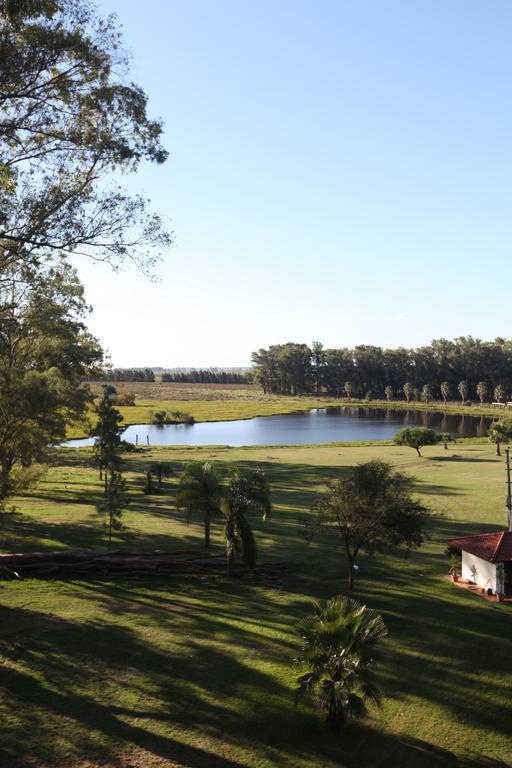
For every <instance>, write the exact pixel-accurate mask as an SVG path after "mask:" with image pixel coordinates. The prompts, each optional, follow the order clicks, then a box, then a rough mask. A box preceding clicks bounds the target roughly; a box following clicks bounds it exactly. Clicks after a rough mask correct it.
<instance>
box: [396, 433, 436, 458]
mask: <svg viewBox="0 0 512 768" xmlns="http://www.w3.org/2000/svg"><path fill="white" fill-rule="evenodd" d="M393 442H394V443H395V444H396V445H407V446H409V448H414V449H415V450H416V451H417V453H418V456H421V453H420V448H422V447H423V446H424V445H435V444H436V443H437V436H436V433H435V432H434V430H433V429H427V427H413V428H412V429H411V428H409V427H406V428H405V429H399V430H398V432H397V433H396V434H395V436H394V438H393Z"/></svg>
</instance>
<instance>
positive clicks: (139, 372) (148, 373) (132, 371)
mask: <svg viewBox="0 0 512 768" xmlns="http://www.w3.org/2000/svg"><path fill="white" fill-rule="evenodd" d="M91 381H155V374H154V372H153V371H152V369H151V368H105V369H104V370H103V371H101V372H100V373H97V374H96V375H94V376H93V377H92V378H91Z"/></svg>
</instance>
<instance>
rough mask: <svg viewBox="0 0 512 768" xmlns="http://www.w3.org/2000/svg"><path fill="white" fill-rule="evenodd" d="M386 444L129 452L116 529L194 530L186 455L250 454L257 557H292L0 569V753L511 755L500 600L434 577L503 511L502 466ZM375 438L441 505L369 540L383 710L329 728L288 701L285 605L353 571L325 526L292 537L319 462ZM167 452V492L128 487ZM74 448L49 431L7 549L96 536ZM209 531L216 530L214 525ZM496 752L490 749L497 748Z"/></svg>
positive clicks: (79, 453) (511, 712)
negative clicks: (57, 576)
mask: <svg viewBox="0 0 512 768" xmlns="http://www.w3.org/2000/svg"><path fill="white" fill-rule="evenodd" d="M424 454H425V456H424V458H422V459H418V458H416V455H415V452H414V451H412V450H410V449H401V448H398V447H396V446H393V445H385V444H378V443H376V444H374V445H364V446H363V445H352V446H341V445H331V446H319V447H318V446H317V447H314V446H311V447H293V448H291V447H285V448H276V447H272V448H265V447H262V448H250V449H227V448H223V449H219V448H217V449H216V448H198V449H196V448H194V449H179V448H158V449H157V448H155V449H150V450H149V451H145V450H142V451H141V452H140V453H138V454H128V455H127V467H126V471H127V477H128V479H129V482H130V492H131V504H130V506H129V508H128V510H127V511H126V513H125V515H124V518H123V520H124V524H125V529H124V530H123V531H120V532H119V533H116V545H119V546H123V547H124V546H126V547H144V548H157V547H158V548H162V549H164V548H165V549H179V548H183V547H184V546H185V547H187V548H191V549H195V548H197V549H198V550H200V548H201V546H202V530H201V526H200V524H199V522H196V523H191V524H190V525H187V524H186V522H185V521H184V519H183V516H182V515H181V514H180V513H178V512H176V510H175V508H174V492H175V487H176V476H177V475H178V474H179V471H180V468H181V466H182V464H183V462H184V461H186V460H190V459H198V460H204V459H206V458H213V459H215V460H217V461H219V462H236V463H237V464H238V465H239V466H261V467H263V468H264V469H265V471H266V472H267V473H268V476H269V478H270V483H271V488H272V495H273V501H274V505H275V509H274V515H273V518H272V519H271V520H270V521H267V522H266V523H263V522H262V521H260V520H258V519H255V520H254V526H255V529H256V531H257V540H258V546H259V557H260V561H261V562H286V563H288V564H289V565H290V570H289V571H288V572H286V573H285V574H283V575H282V576H280V577H279V578H278V579H277V580H276V581H270V582H269V581H268V580H264V579H263V578H262V577H258V576H254V575H251V574H248V575H247V576H246V577H244V578H237V579H234V580H228V579H227V578H224V577H221V576H207V577H206V576H186V577H185V576H183V577H180V576H175V577H172V578H171V577H168V578H165V579H163V578H162V579H158V580H149V579H145V580H142V579H138V580H137V579H133V580H124V581H118V582H115V581H113V582H107V581H104V580H97V581H83V580H80V579H73V580H69V581H37V580H26V581H23V582H20V581H3V582H1V583H0V733H1V737H0V766H2V768H4V767H5V768H7V767H9V768H11V767H12V768H16V767H17V766H20V767H21V766H31V767H32V768H35V766H38V767H39V766H45V767H46V766H57V767H58V768H63V767H64V766H66V768H70V767H71V768H78V767H80V768H86V766H90V767H91V768H92V766H96V765H102V766H119V767H121V766H125V768H127V767H128V766H132V767H135V766H136V767H138V768H142V767H144V768H146V766H148V767H149V768H151V767H152V766H168V767H170V766H187V767H190V768H202V767H203V766H205V767H206V766H212V767H213V768H221V766H227V768H242V766H250V767H251V768H264V767H265V768H267V767H268V768H270V766H286V767H287V768H295V767H296V766H301V767H302V766H303V767H304V768H333V767H334V766H345V767H346V768H356V767H357V768H366V767H367V766H368V768H370V766H371V767H372V768H373V767H374V766H382V767H384V766H400V767H402V768H409V767H410V768H430V766H442V767H443V768H444V767H445V766H446V767H447V768H449V767H452V766H453V767H455V766H457V765H464V766H466V767H467V768H477V767H478V766H480V767H482V768H483V766H490V765H505V764H508V761H510V759H511V755H512V704H511V702H510V690H511V686H512V661H511V658H510V637H511V636H512V610H511V609H510V607H509V606H508V605H503V604H498V603H496V604H494V603H489V602H487V601H485V600H483V599H482V598H480V597H478V596H475V595H472V594H470V593H468V592H466V591H464V590H462V589H459V588H458V587H457V586H455V585H453V584H451V583H450V582H449V581H448V580H447V579H446V578H445V574H446V571H447V565H448V562H447V558H446V556H445V554H444V548H445V539H446V538H448V537H449V536H452V535H457V534H465V533H472V532H479V531H490V530H494V529H496V528H500V527H504V525H505V520H506V515H505V507H504V500H505V484H504V480H505V472H504V463H503V459H500V458H497V457H495V456H494V454H493V448H492V446H490V445H488V444H486V443H484V442H478V441H461V442H460V443H458V444H457V445H456V447H455V448H454V449H452V450H449V451H445V450H443V448H442V447H438V446H435V447H430V448H425V449H424ZM372 457H382V458H384V459H387V460H389V461H392V462H393V463H394V464H395V465H396V466H399V467H400V468H402V469H404V470H406V471H408V472H411V473H412V474H413V475H414V477H415V479H416V491H417V493H418V495H420V496H421V497H422V499H423V500H424V501H425V502H426V503H427V504H428V505H429V506H430V508H431V510H432V511H433V512H434V513H435V515H436V517H435V519H434V522H433V525H432V528H431V535H430V538H429V540H428V541H427V542H426V543H425V545H424V546H423V547H422V548H421V549H420V550H419V551H416V552H413V553H412V554H411V555H410V556H409V557H408V558H407V557H404V556H403V555H399V554H391V553H388V554H386V555H382V556H378V555H376V556H374V557H372V558H370V557H368V556H362V557H361V558H360V559H359V571H358V573H357V577H356V583H355V596H356V598H358V599H359V600H361V601H363V602H365V603H367V604H368V605H370V606H371V607H373V608H376V609H378V610H379V611H380V612H381V613H382V615H383V617H384V619H385V621H386V624H387V626H388V629H389V637H388V638H387V639H386V640H385V641H384V643H383V646H382V648H381V652H380V658H379V670H380V681H381V684H382V687H383V689H384V692H385V701H384V706H383V709H382V711H381V712H379V711H375V712H373V713H372V716H371V717H370V718H368V720H366V721H364V722H363V723H360V724H357V725H355V724H353V725H350V726H349V727H348V728H347V730H346V731H345V733H343V734H341V735H337V734H334V733H332V732H330V731H329V730H327V729H326V727H325V724H324V722H323V718H322V715H321V714H320V713H318V712H316V711H315V710H313V709H311V708H310V707H308V706H305V705H300V706H298V707H295V706H294V699H293V688H294V679H295V676H296V674H297V670H296V669H295V668H294V665H293V658H294V654H295V652H296V649H297V647H298V638H297V635H296V633H295V629H294V627H295V624H296V622H297V620H298V619H299V618H300V617H301V616H303V615H304V614H305V613H306V612H307V611H308V610H309V605H310V601H311V598H324V597H328V596H331V595H334V594H338V593H344V592H345V590H346V566H345V562H344V559H343V556H342V554H341V553H340V552H338V551H337V550H335V549H334V548H332V542H330V541H326V540H320V541H318V542H316V543H315V544H313V545H311V546H307V545H306V544H305V543H304V540H303V536H302V520H303V518H304V515H305V514H307V511H308V509H309V507H310V505H311V502H312V500H313V499H314V498H315V495H316V494H317V493H318V492H319V491H320V490H321V489H322V488H323V486H324V484H325V481H326V480H328V479H329V478H335V477H337V476H339V475H340V473H343V472H345V471H346V470H347V468H349V467H350V466H353V465H354V464H355V463H357V462H360V461H364V460H367V459H369V458H372ZM157 459H158V460H166V461H171V462H172V463H173V466H174V468H175V476H174V478H172V479H171V480H170V481H167V482H166V485H165V489H164V493H163V494H162V495H160V496H149V497H148V496H145V495H143V493H142V492H141V489H142V481H143V471H144V468H145V467H146V466H147V464H148V463H149V462H150V461H155V460H157ZM90 460H91V454H90V452H89V451H88V450H87V449H81V450H72V449H61V451H55V452H54V454H53V456H52V460H51V463H50V466H49V470H48V473H47V475H46V476H45V477H44V479H43V480H42V481H41V482H40V484H39V486H38V487H37V488H35V489H33V490H32V491H30V492H29V493H27V494H26V496H24V497H23V498H19V499H17V500H16V507H17V509H18V513H19V514H15V515H7V516H5V518H4V522H3V539H2V542H1V546H2V549H3V550H4V551H12V550H15V551H23V550H34V549H44V548H63V547H72V548H93V547H101V546H104V542H105V532H104V530H103V528H102V524H101V521H100V520H99V518H98V515H97V512H96V509H95V502H96V501H97V500H98V499H99V496H100V493H101V484H100V482H99V479H98V477H97V471H96V470H94V469H93V468H91V466H90ZM214 545H215V549H216V550H217V551H221V548H222V531H221V529H220V525H217V526H216V528H215V532H214ZM491 760H495V761H502V762H491Z"/></svg>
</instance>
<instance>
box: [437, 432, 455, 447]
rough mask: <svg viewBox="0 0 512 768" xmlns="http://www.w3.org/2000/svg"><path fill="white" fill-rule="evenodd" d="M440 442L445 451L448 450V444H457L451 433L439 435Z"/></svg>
mask: <svg viewBox="0 0 512 768" xmlns="http://www.w3.org/2000/svg"><path fill="white" fill-rule="evenodd" d="M439 440H440V441H441V442H442V444H443V445H444V449H445V451H447V450H448V443H451V442H455V440H454V438H453V436H452V435H451V434H450V432H441V434H440V435H439Z"/></svg>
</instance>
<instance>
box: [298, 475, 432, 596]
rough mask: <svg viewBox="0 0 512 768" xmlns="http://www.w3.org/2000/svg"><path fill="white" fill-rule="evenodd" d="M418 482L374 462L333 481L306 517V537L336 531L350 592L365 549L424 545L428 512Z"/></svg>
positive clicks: (371, 550) (379, 550)
mask: <svg viewBox="0 0 512 768" xmlns="http://www.w3.org/2000/svg"><path fill="white" fill-rule="evenodd" d="M411 487H412V478H410V477H408V476H407V475H405V474H404V473H402V472H397V471H395V470H393V467H392V466H391V465H390V464H388V463H387V462H385V461H377V460H373V461H369V462H366V463H364V464H359V465H358V466H356V467H355V468H354V469H353V470H352V471H351V472H350V474H349V475H348V476H347V477H345V478H343V479H342V480H339V481H337V482H334V483H332V485H331V486H330V487H329V490H328V491H327V493H324V494H322V495H321V496H319V497H318V498H317V499H316V501H315V503H314V504H313V507H312V510H311V514H310V515H309V516H308V518H307V519H306V537H307V538H308V539H311V538H312V537H313V536H314V535H315V534H316V533H317V532H318V531H319V530H322V529H326V530H328V531H330V532H332V533H333V534H334V535H335V536H336V539H337V543H338V545H339V546H340V547H341V548H342V549H343V550H344V551H345V554H346V556H347V560H348V564H349V576H348V583H349V589H352V588H353V583H354V564H355V560H356V557H357V555H358V553H359V552H360V550H365V551H366V552H368V553H369V554H373V553H374V552H383V551H385V550H386V549H388V548H391V547H406V548H408V549H409V548H411V547H419V546H420V545H421V543H422V541H423V537H424V528H425V523H426V521H427V518H428V512H427V509H426V507H424V506H423V505H422V504H421V503H420V502H419V501H418V500H417V499H414V498H413V496H412V493H411Z"/></svg>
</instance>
